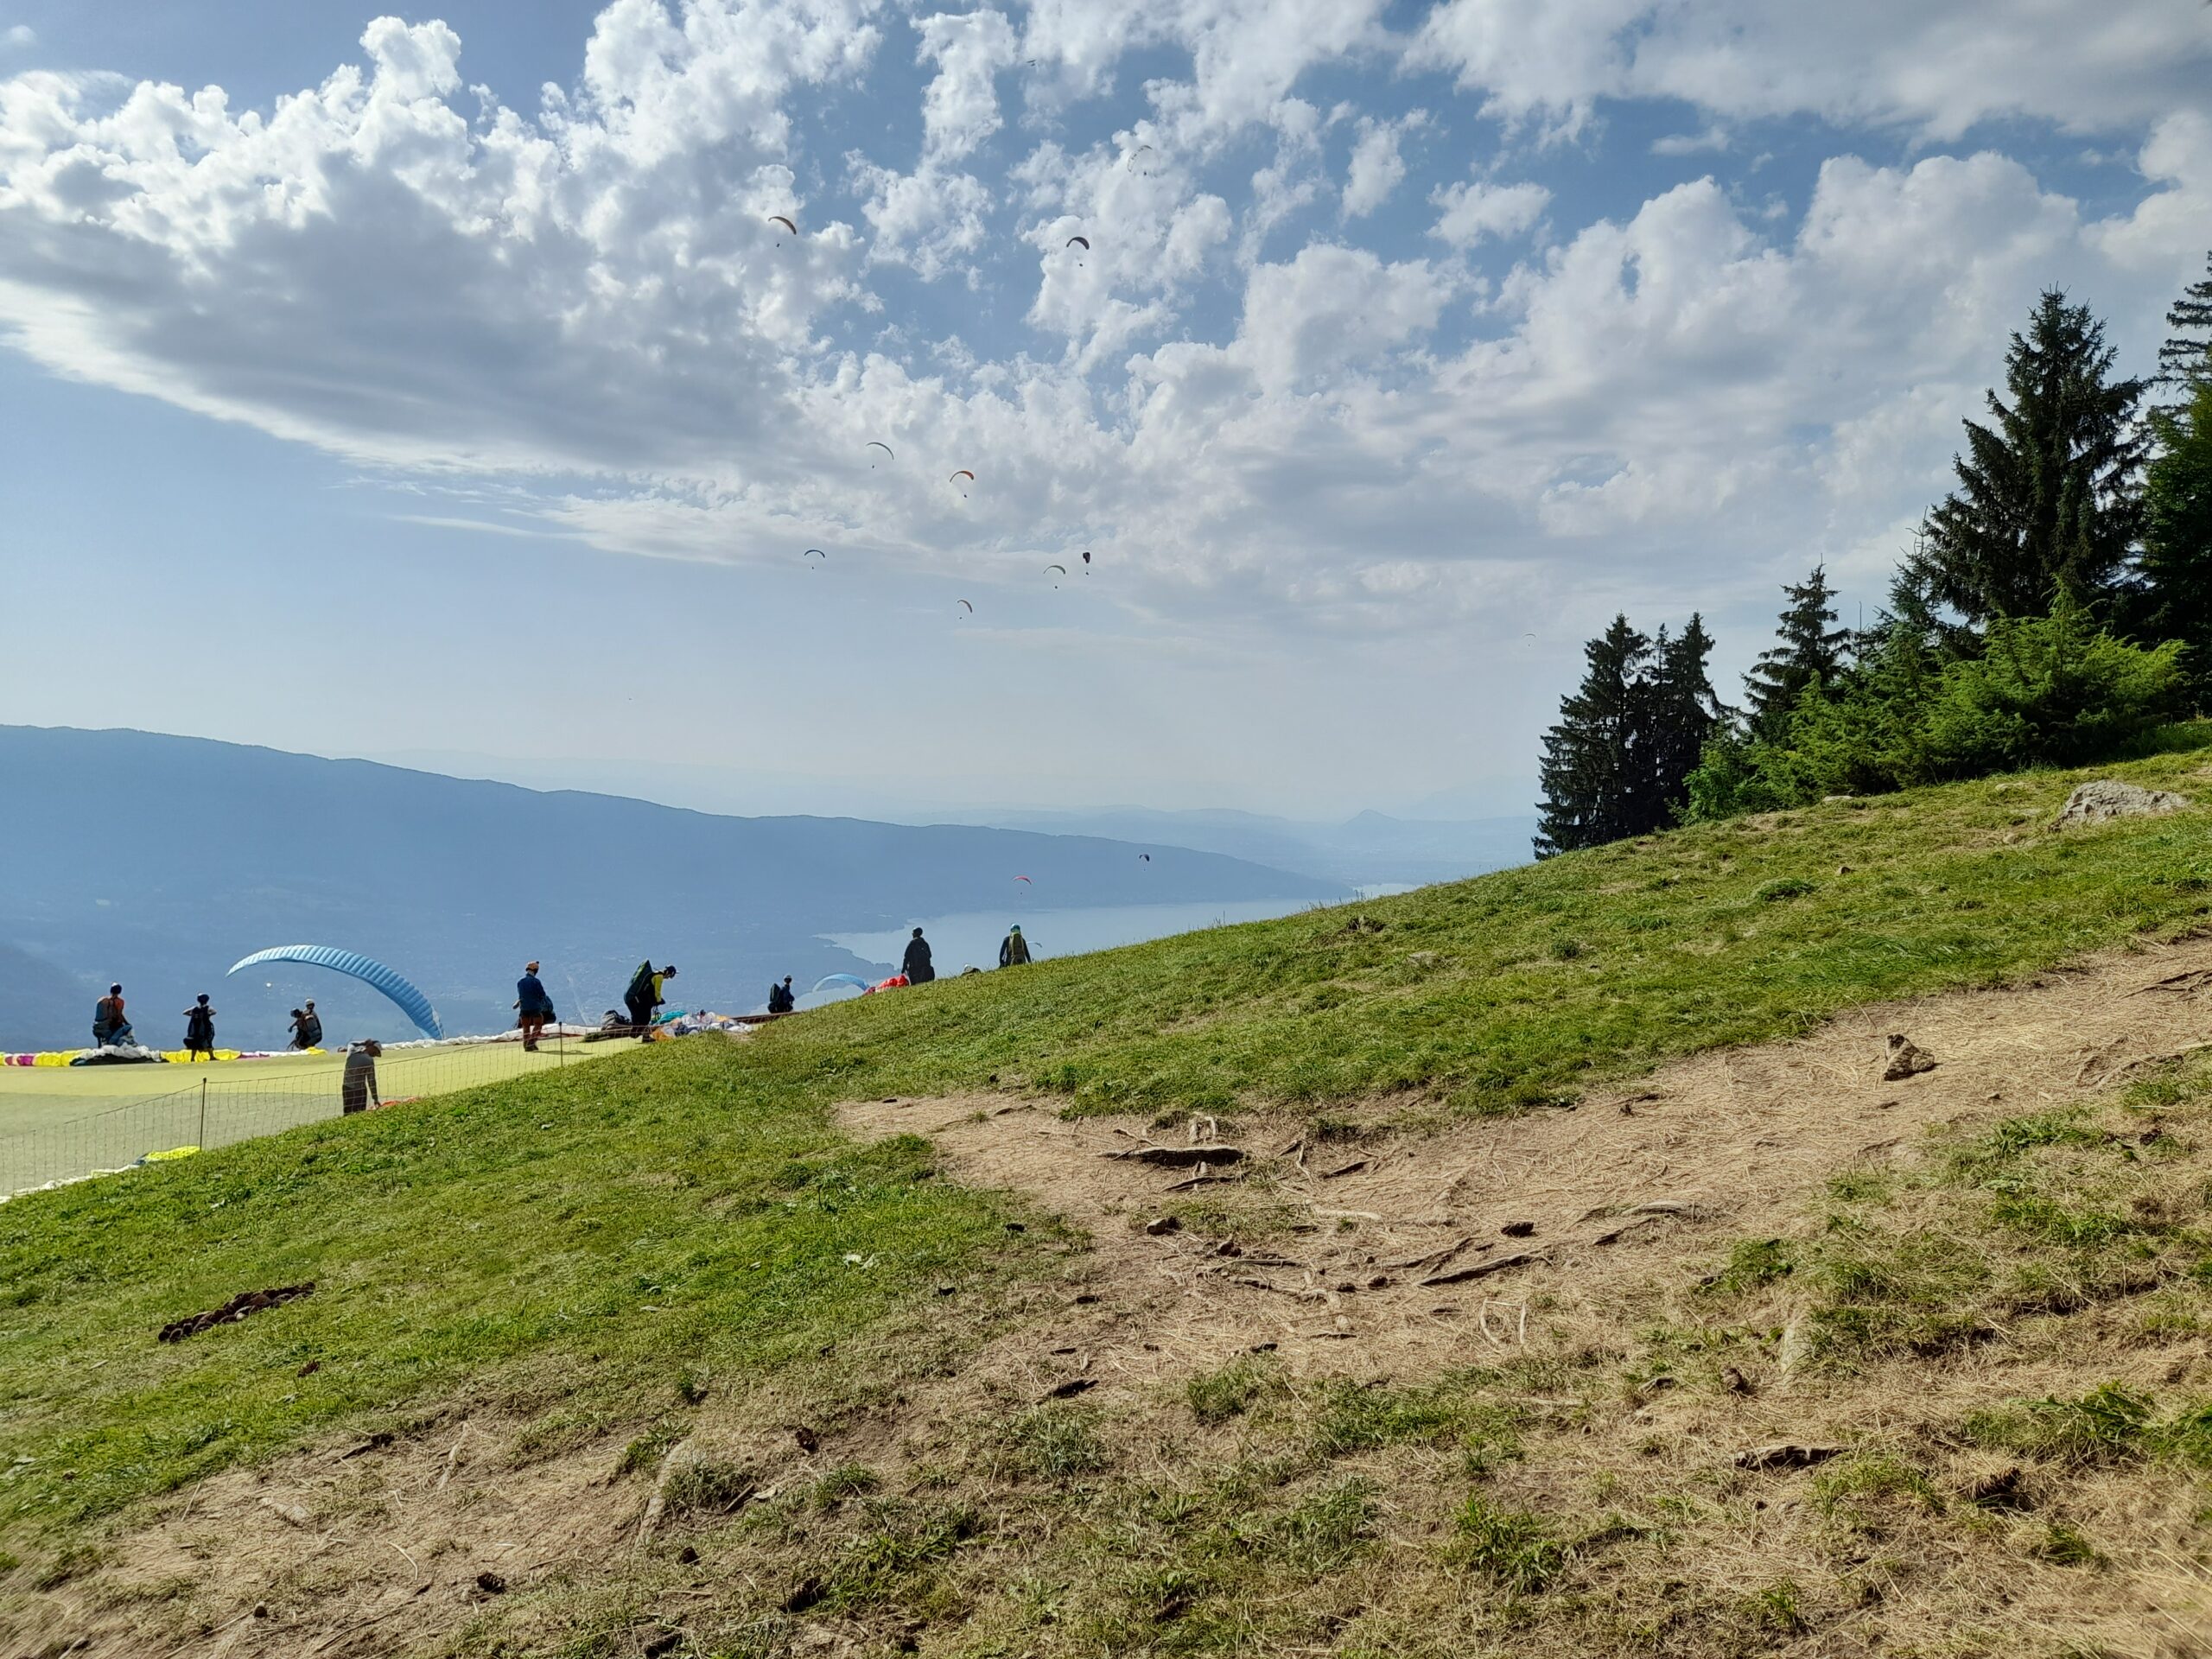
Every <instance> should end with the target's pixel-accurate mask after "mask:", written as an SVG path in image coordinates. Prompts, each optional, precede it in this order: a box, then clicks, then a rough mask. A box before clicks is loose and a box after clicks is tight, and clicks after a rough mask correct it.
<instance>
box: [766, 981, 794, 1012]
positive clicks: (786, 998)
mask: <svg viewBox="0 0 2212 1659" xmlns="http://www.w3.org/2000/svg"><path fill="white" fill-rule="evenodd" d="M797 1007H798V995H796V994H795V993H794V992H793V991H792V990H791V976H790V975H789V974H785V976H784V982H783V983H782V984H780V985H771V986H770V987H769V988H768V1012H769V1013H771V1014H789V1013H791V1011H792V1010H793V1009H795V1008H797Z"/></svg>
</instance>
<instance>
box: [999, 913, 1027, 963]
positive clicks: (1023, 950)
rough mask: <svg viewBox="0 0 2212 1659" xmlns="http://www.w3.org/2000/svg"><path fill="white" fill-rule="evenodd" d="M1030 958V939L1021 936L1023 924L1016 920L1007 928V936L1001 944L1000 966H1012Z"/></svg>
mask: <svg viewBox="0 0 2212 1659" xmlns="http://www.w3.org/2000/svg"><path fill="white" fill-rule="evenodd" d="M1028 960H1029V941H1028V940H1027V939H1025V938H1022V937H1021V924H1020V922H1016V923H1015V924H1014V925H1013V926H1012V927H1010V928H1008V929H1007V931H1006V938H1004V939H1003V940H1002V941H1001V943H1000V944H999V966H1000V967H1001V968H1012V967H1014V966H1015V965H1017V964H1018V963H1025V962H1027V961H1028Z"/></svg>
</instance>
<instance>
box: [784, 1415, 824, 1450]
mask: <svg viewBox="0 0 2212 1659" xmlns="http://www.w3.org/2000/svg"><path fill="white" fill-rule="evenodd" d="M791 1439H793V1440H797V1441H798V1449H799V1450H800V1451H802V1452H805V1453H806V1454H807V1456H809V1457H812V1456H813V1455H814V1454H815V1453H816V1452H819V1451H820V1450H821V1449H822V1437H821V1436H820V1435H819V1434H817V1433H815V1432H814V1431H813V1430H812V1429H810V1428H809V1427H806V1425H805V1424H804V1423H802V1424H800V1425H799V1426H798V1427H797V1428H795V1429H793V1430H791Z"/></svg>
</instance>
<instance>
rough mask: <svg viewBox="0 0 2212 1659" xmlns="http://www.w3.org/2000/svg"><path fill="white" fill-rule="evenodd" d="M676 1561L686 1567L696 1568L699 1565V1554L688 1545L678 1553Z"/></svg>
mask: <svg viewBox="0 0 2212 1659" xmlns="http://www.w3.org/2000/svg"><path fill="white" fill-rule="evenodd" d="M676 1559H677V1560H679V1561H681V1562H683V1565H684V1566H686V1567H696V1566H697V1565H698V1564H699V1552H698V1551H697V1550H696V1549H694V1548H691V1546H690V1545H689V1544H686V1545H684V1546H683V1548H681V1549H679V1550H677V1552H676Z"/></svg>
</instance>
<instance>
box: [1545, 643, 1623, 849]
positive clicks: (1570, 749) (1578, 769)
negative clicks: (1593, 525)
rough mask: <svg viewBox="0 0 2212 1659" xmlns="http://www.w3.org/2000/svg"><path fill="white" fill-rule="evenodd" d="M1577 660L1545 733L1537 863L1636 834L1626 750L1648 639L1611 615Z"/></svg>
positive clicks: (1584, 647)
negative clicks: (1576, 680)
mask: <svg viewBox="0 0 2212 1659" xmlns="http://www.w3.org/2000/svg"><path fill="white" fill-rule="evenodd" d="M1582 655H1583V658H1584V660H1585V661H1586V663H1587V664H1588V667H1587V669H1586V671H1585V672H1584V674H1583V677H1582V685H1581V689H1580V690H1578V691H1576V692H1575V693H1574V694H1573V696H1569V697H1566V698H1562V699H1561V700H1560V707H1559V715H1560V718H1559V724H1558V725H1556V726H1554V727H1553V728H1551V730H1550V731H1549V732H1548V733H1546V734H1545V735H1544V758H1543V760H1542V762H1541V765H1540V766H1539V767H1538V772H1537V775H1538V777H1539V778H1540V779H1541V781H1542V784H1543V789H1544V798H1543V800H1542V801H1541V803H1540V804H1539V810H1540V812H1541V817H1540V819H1539V821H1538V824H1537V833H1536V842H1535V848H1536V856H1537V857H1538V858H1548V857H1550V856H1551V855H1553V854H1554V853H1565V852H1572V851H1573V849H1576V848H1578V847H1595V846H1598V845H1599V844H1600V843H1601V842H1608V841H1618V840H1619V839H1620V838H1621V837H1622V836H1628V835H1634V834H1635V833H1636V830H1635V829H1634V827H1633V824H1632V818H1631V814H1632V812H1633V810H1634V796H1635V793H1636V783H1637V779H1636V776H1635V766H1634V756H1633V754H1632V753H1631V746H1632V743H1633V740H1634V736H1635V727H1636V724H1637V704H1638V702H1640V701H1641V699H1642V695H1643V693H1642V690H1641V689H1640V682H1641V680H1642V677H1643V668H1644V665H1645V664H1646V663H1647V662H1648V661H1649V659H1650V656H1651V642H1650V640H1649V639H1646V638H1644V636H1643V635H1642V634H1640V633H1638V632H1637V631H1636V630H1635V629H1634V628H1631V627H1630V626H1629V625H1628V618H1627V617H1625V616H1616V617H1615V618H1614V619H1613V624H1612V626H1611V627H1609V628H1607V629H1606V630H1605V632H1604V633H1602V634H1600V635H1599V636H1598V638H1596V639H1592V640H1591V641H1590V642H1589V644H1587V645H1585V646H1583V648H1582Z"/></svg>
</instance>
